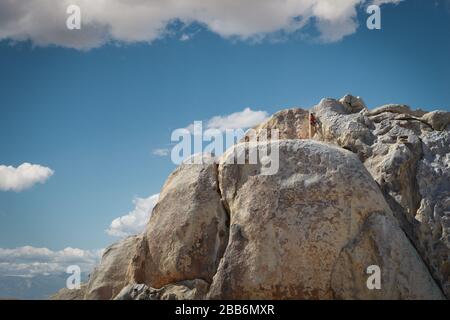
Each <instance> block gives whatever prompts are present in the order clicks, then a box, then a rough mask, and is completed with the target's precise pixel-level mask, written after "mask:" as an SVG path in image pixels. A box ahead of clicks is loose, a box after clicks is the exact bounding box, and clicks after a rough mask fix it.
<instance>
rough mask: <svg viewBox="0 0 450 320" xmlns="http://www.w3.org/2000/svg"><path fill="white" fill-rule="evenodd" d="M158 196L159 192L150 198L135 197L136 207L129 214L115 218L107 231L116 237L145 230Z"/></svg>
mask: <svg viewBox="0 0 450 320" xmlns="http://www.w3.org/2000/svg"><path fill="white" fill-rule="evenodd" d="M158 197H159V194H154V195H152V196H150V197H148V198H136V199H134V200H133V203H134V205H135V207H134V209H133V210H132V211H131V212H129V213H128V214H126V215H124V216H121V217H118V218H116V219H114V220H113V221H112V222H111V225H110V226H109V228H108V229H107V230H106V233H107V234H109V235H111V236H114V237H126V236H129V235H133V234H137V233H139V232H141V231H142V230H144V228H145V225H146V224H147V222H148V219H150V215H151V214H152V211H153V207H154V206H155V205H156V203H157V202H158Z"/></svg>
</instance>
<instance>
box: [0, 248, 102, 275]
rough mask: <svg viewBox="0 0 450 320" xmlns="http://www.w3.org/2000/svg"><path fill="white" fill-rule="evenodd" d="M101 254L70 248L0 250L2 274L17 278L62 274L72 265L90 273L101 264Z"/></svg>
mask: <svg viewBox="0 0 450 320" xmlns="http://www.w3.org/2000/svg"><path fill="white" fill-rule="evenodd" d="M101 254H102V250H82V249H77V248H70V247H68V248H65V249H63V250H60V251H52V250H50V249H48V248H36V247H32V246H24V247H19V248H14V249H4V248H0V273H1V274H2V275H15V276H32V275H38V274H51V273H60V272H65V271H66V269H67V267H68V266H70V265H78V266H79V267H80V269H81V270H82V271H84V272H90V271H91V270H92V269H93V267H94V266H95V265H96V264H97V263H98V262H99V260H100V257H101Z"/></svg>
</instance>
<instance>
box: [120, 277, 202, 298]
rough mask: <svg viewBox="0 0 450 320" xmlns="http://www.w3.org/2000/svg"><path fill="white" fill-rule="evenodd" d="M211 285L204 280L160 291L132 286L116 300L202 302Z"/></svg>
mask: <svg viewBox="0 0 450 320" xmlns="http://www.w3.org/2000/svg"><path fill="white" fill-rule="evenodd" d="M208 288H209V284H208V283H207V282H205V281H203V280H200V279H195V280H185V281H181V282H177V283H173V284H168V285H166V286H164V287H162V288H160V289H155V288H150V287H148V286H147V285H145V284H130V285H128V286H126V287H125V288H123V289H122V291H121V292H120V293H119V294H118V295H117V296H116V297H115V298H114V300H202V299H204V297H205V296H206V293H207V292H208Z"/></svg>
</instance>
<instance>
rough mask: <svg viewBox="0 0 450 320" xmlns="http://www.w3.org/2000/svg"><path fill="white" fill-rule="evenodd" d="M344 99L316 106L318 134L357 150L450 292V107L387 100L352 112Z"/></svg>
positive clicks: (410, 235) (449, 295)
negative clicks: (419, 106) (427, 107)
mask: <svg viewBox="0 0 450 320" xmlns="http://www.w3.org/2000/svg"><path fill="white" fill-rule="evenodd" d="M341 104H342V103H341V102H339V101H337V100H334V99H324V100H322V101H321V102H320V103H319V104H318V105H317V106H315V107H314V108H313V110H314V111H315V112H316V114H317V117H318V118H319V121H320V122H321V125H322V128H321V132H318V134H317V135H316V136H315V138H316V139H318V140H323V141H329V142H332V143H335V144H337V145H339V146H341V147H343V148H346V149H348V150H351V151H353V152H355V153H356V154H358V156H359V158H360V159H361V161H363V163H364V165H365V166H366V168H367V169H368V170H369V172H370V173H371V175H372V176H373V178H374V179H375V181H376V182H377V183H378V184H379V186H380V188H381V190H382V191H383V193H384V196H385V198H386V200H387V201H388V203H389V205H390V207H391V209H392V211H393V212H394V215H395V217H396V218H397V219H398V221H399V222H400V224H401V226H402V229H403V230H404V231H405V232H406V234H407V235H408V237H409V238H410V239H411V240H412V242H413V243H414V245H415V247H416V248H417V249H418V250H419V253H420V255H421V257H422V258H423V259H424V260H425V262H426V264H427V266H428V268H429V270H430V271H431V273H432V275H433V277H434V278H435V279H436V280H437V281H438V283H439V285H440V287H441V288H442V290H443V291H444V292H445V294H446V295H447V297H448V298H450V239H449V234H450V226H449V223H448V219H449V216H450V185H449V181H450V137H449V135H450V132H449V130H450V112H444V111H435V112H429V113H426V112H425V111H422V110H411V109H410V108H409V107H408V106H405V105H387V106H383V107H380V108H376V109H374V110H372V111H370V112H367V111H366V110H361V112H359V113H353V114H352V113H348V112H346V113H345V112H344V113H343V110H344V106H340V105H341Z"/></svg>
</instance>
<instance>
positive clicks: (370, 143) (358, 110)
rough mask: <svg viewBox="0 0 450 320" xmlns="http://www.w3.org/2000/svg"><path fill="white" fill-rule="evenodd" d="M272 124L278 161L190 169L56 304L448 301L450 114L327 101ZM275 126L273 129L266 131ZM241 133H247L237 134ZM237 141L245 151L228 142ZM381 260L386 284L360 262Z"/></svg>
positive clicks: (261, 129) (176, 175)
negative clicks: (133, 232) (374, 281)
mask: <svg viewBox="0 0 450 320" xmlns="http://www.w3.org/2000/svg"><path fill="white" fill-rule="evenodd" d="M311 111H312V112H314V113H315V115H316V118H317V120H318V127H317V130H316V134H315V136H314V137H313V139H314V140H317V141H313V140H309V139H308V138H309V130H308V126H309V122H308V114H309V111H308V110H303V109H299V108H297V109H287V110H282V111H279V112H277V113H276V114H274V115H273V116H272V117H271V118H270V119H268V120H267V121H265V122H264V123H262V124H260V125H259V126H257V127H256V128H255V131H254V132H256V135H257V136H258V137H260V138H261V137H263V138H265V136H264V135H265V133H266V132H267V131H266V130H265V129H278V131H279V139H280V140H279V141H271V140H270V138H271V137H270V135H269V137H267V138H269V141H268V142H267V141H265V139H259V142H258V143H252V142H251V143H242V144H240V145H239V146H240V147H242V146H244V148H247V149H250V150H253V149H254V148H256V147H261V146H267V145H268V144H269V145H271V144H273V143H276V142H279V152H280V157H279V160H280V163H279V170H278V172H277V173H276V174H274V175H265V174H263V171H264V170H263V169H264V166H262V165H260V164H241V165H236V164H231V163H229V162H228V161H227V159H228V160H229V159H230V157H231V154H232V151H233V150H234V149H230V150H228V151H227V152H226V153H225V154H224V155H223V156H222V157H221V158H220V161H219V164H216V163H214V162H213V161H212V160H213V159H212V158H210V157H206V156H205V159H204V160H206V161H205V163H204V164H202V165H198V164H196V165H189V164H183V165H181V166H180V167H179V168H177V169H176V170H175V171H174V172H173V173H172V174H171V175H170V176H169V178H168V180H167V182H166V183H165V185H164V187H163V189H162V191H161V194H160V198H159V202H158V204H157V206H156V207H155V208H154V211H153V214H152V216H151V219H150V221H149V223H148V225H147V228H146V230H145V232H144V233H143V234H141V235H138V236H134V237H129V238H127V239H124V240H122V241H120V242H118V243H117V244H114V245H112V246H111V247H110V248H108V249H107V250H106V252H105V254H104V256H103V258H102V261H101V263H100V265H99V266H98V267H97V268H96V270H95V271H94V273H93V274H92V276H91V277H90V280H89V282H88V283H87V284H86V285H84V286H83V287H82V289H81V290H75V291H73V290H66V289H63V290H61V291H60V292H59V293H58V294H56V295H55V296H54V297H53V298H54V299H82V298H84V299H114V298H115V299H121V300H124V299H136V300H152V299H243V298H249V299H258V298H260V299H268V298H273V299H315V298H319V299H333V298H335V299H441V298H444V294H445V295H446V296H447V298H450V113H449V112H445V111H435V112H426V111H423V110H412V109H411V108H409V107H408V106H405V105H386V106H382V107H379V108H376V109H373V110H368V109H367V107H366V105H365V103H364V102H363V100H362V99H361V98H359V97H353V96H351V95H347V96H345V97H344V98H342V99H340V100H335V99H323V100H322V101H321V102H320V103H319V104H318V105H316V106H314V107H313V108H312V109H311ZM269 134H270V131H269ZM243 141H245V139H244V140H243ZM233 148H237V147H233ZM373 265H376V266H379V267H380V270H381V274H382V276H381V289H380V290H369V289H368V287H367V279H368V277H369V275H368V274H367V272H366V270H367V267H369V266H373Z"/></svg>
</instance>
